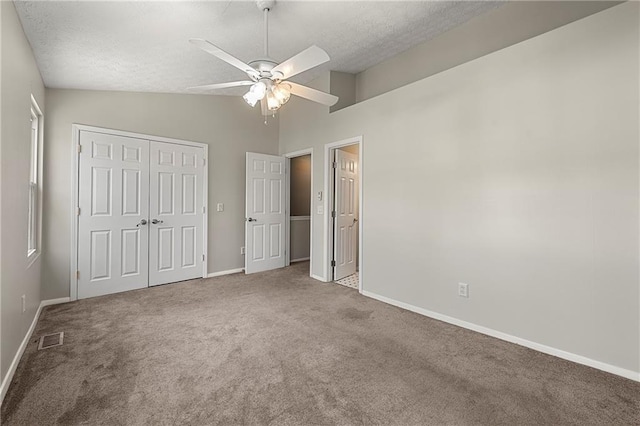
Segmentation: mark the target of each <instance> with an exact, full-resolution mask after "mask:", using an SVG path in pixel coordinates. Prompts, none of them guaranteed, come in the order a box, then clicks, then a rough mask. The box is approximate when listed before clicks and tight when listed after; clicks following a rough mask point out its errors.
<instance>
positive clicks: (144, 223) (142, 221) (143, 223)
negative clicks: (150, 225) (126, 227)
mask: <svg viewBox="0 0 640 426" xmlns="http://www.w3.org/2000/svg"><path fill="white" fill-rule="evenodd" d="M146 224H147V219H142V220H141V221H140V223H139V224H137V225H136V228H138V227H140V225H146Z"/></svg>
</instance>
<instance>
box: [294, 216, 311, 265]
mask: <svg viewBox="0 0 640 426" xmlns="http://www.w3.org/2000/svg"><path fill="white" fill-rule="evenodd" d="M309 225H310V221H309V220H292V221H291V226H290V227H289V244H290V245H289V248H290V250H291V255H290V259H291V260H292V261H295V260H301V259H307V258H309V250H310V247H311V246H310V241H311V229H310V227H309Z"/></svg>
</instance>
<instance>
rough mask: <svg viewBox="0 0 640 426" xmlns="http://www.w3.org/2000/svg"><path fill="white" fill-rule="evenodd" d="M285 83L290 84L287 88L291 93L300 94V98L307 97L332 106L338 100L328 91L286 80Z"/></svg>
mask: <svg viewBox="0 0 640 426" xmlns="http://www.w3.org/2000/svg"><path fill="white" fill-rule="evenodd" d="M287 84H288V85H290V86H291V89H290V90H289V91H290V92H291V93H292V94H294V95H296V96H300V97H301V98H305V99H309V100H310V101H313V102H318V103H319V104H323V105H326V106H333V105H335V104H336V102H338V99H339V98H338V97H337V96H334V95H332V94H330V93H326V92H321V91H320V90H316V89H312V88H311V87H307V86H303V85H301V84H296V83H292V82H290V81H287Z"/></svg>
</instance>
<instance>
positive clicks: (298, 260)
mask: <svg viewBox="0 0 640 426" xmlns="http://www.w3.org/2000/svg"><path fill="white" fill-rule="evenodd" d="M309 259H311V258H310V257H301V258H300V259H292V260H290V261H289V263H296V262H304V261H305V260H309Z"/></svg>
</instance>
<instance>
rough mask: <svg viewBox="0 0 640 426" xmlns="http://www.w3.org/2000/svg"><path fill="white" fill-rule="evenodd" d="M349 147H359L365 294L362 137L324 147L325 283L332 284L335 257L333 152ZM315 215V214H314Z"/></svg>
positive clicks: (360, 252) (360, 247)
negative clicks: (332, 215) (332, 261)
mask: <svg viewBox="0 0 640 426" xmlns="http://www.w3.org/2000/svg"><path fill="white" fill-rule="evenodd" d="M347 145H358V198H359V199H358V265H359V270H358V271H359V274H358V291H359V292H360V293H362V292H363V285H362V284H363V282H364V278H363V277H364V262H363V261H362V260H363V259H364V256H363V251H364V250H363V245H362V236H363V232H362V230H363V228H364V227H363V223H364V220H363V217H364V209H363V205H364V203H363V199H364V197H363V193H364V192H363V191H362V188H363V187H364V182H363V179H362V178H363V173H362V171H363V170H364V167H363V163H364V161H363V160H362V157H363V152H364V150H363V148H364V140H363V137H362V135H360V136H355V137H352V138H348V139H342V140H340V141H337V142H331V143H328V144H325V146H324V194H325V197H324V202H323V206H324V217H325V232H324V273H325V276H324V281H325V282H330V281H332V280H333V268H332V266H331V257H332V255H333V226H332V223H333V218H332V217H331V211H332V209H333V202H334V198H335V193H334V192H335V191H334V186H333V167H332V164H331V163H332V162H333V161H332V158H333V152H334V151H335V150H336V149H338V148H341V147H343V146H347ZM312 213H313V212H312Z"/></svg>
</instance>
